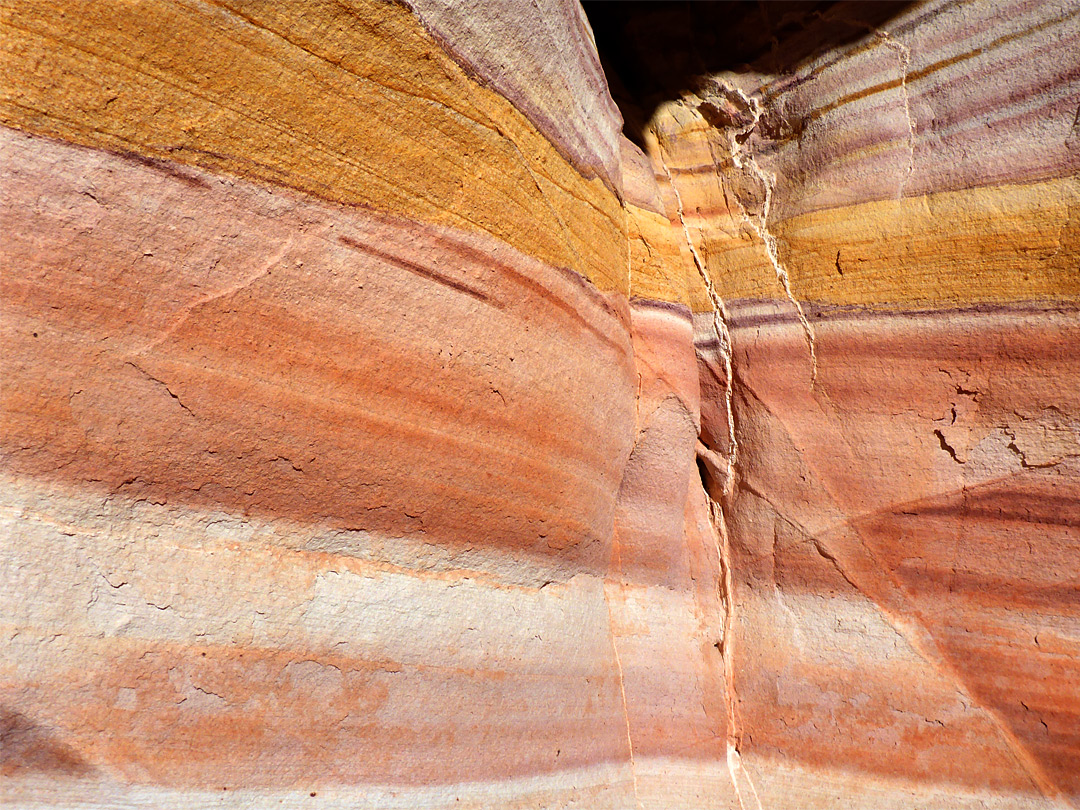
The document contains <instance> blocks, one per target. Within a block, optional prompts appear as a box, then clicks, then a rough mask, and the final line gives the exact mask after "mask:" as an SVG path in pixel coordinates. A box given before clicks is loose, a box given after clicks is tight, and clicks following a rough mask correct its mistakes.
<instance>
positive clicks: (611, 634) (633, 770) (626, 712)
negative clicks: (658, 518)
mask: <svg viewBox="0 0 1080 810" xmlns="http://www.w3.org/2000/svg"><path fill="white" fill-rule="evenodd" d="M614 544H615V567H616V569H617V570H618V571H619V574H620V576H621V574H622V550H621V548H620V546H619V538H618V537H615V538H614ZM604 604H605V605H606V607H607V614H608V638H610V639H611V652H612V653H614V655H615V671H616V673H617V674H618V676H619V693H620V694H621V695H622V709H623V720H624V721H625V722H626V747H627V749H628V751H629V753H630V778H631V780H632V782H633V787H634V802H635V803H636V804H637V806H638V810H645V809H644V805H642V803H641V795H640V793H639V791H638V778H637V763H636V762H635V761H634V740H633V737H632V736H631V734H630V709H629V705H628V703H627V700H626V678H625V676H624V675H623V665H622V658H621V657H620V656H619V645H618V644H616V643H615V625H614V622H613V620H612V615H611V600H610V599H609V598H608V595H607V588H606V587H605V588H604Z"/></svg>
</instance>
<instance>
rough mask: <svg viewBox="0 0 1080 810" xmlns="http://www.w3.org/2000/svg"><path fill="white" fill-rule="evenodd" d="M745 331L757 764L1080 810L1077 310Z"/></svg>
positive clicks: (743, 571) (738, 592)
mask: <svg viewBox="0 0 1080 810" xmlns="http://www.w3.org/2000/svg"><path fill="white" fill-rule="evenodd" d="M729 312H730V313H731V322H730V323H731V327H732V332H733V341H734V346H735V355H734V357H735V384H734V386H733V397H734V400H733V401H734V416H735V423H736V425H737V436H738V440H739V464H738V474H737V477H736V482H735V486H734V491H733V494H732V495H731V497H730V499H728V501H727V504H726V508H725V514H726V516H727V522H728V528H729V531H730V533H731V537H732V538H733V550H734V555H733V571H734V572H735V580H736V588H735V602H736V605H737V607H736V614H737V617H738V619H737V621H736V624H735V627H736V631H737V633H738V638H739V649H740V650H741V651H742V654H741V655H740V658H739V664H738V667H737V669H736V673H735V681H734V683H733V684H732V685H731V688H732V690H733V691H734V692H735V693H736V694H737V696H738V707H739V716H740V718H741V723H742V727H743V728H744V729H745V733H744V735H743V738H742V739H743V748H742V750H743V754H744V756H746V757H759V758H762V759H767V760H775V761H782V762H788V761H793V760H796V761H799V762H802V763H805V764H807V765H812V766H815V767H821V768H825V769H828V770H833V769H841V770H851V769H855V770H858V771H863V772H867V773H878V774H880V775H881V776H882V777H887V778H894V777H903V778H906V779H910V780H912V781H922V780H928V781H935V782H945V783H953V784H956V785H960V786H967V787H970V788H979V787H990V788H992V789H993V790H995V791H999V792H1001V793H1002V794H1006V793H1009V792H1010V791H1022V792H1029V793H1030V795H1031V802H1032V803H1033V806H1039V805H1041V802H1039V801H1038V800H1037V797H1040V796H1046V797H1048V799H1058V800H1060V799H1061V798H1065V799H1069V798H1071V800H1072V801H1074V802H1075V801H1076V800H1077V798H1078V797H1080V782H1078V781H1077V774H1078V773H1080V733H1078V729H1080V723H1078V718H1080V702H1078V694H1080V693H1078V692H1077V689H1076V684H1077V683H1080V646H1078V643H1077V639H1078V638H1080V584H1078V583H1080V510H1078V508H1077V504H1078V503H1080V395H1078V393H1077V392H1080V376H1078V375H1080V367H1078V366H1077V364H1076V357H1077V348H1078V347H1080V317H1078V315H1077V313H1076V311H1075V310H1064V311H1060V310H1046V309H1045V308H1042V307H1039V306H1031V307H1024V306H1016V307H1011V308H1008V307H1007V308H998V309H997V310H989V311H988V310H985V309H984V310H982V311H972V312H967V313H964V312H959V313H956V312H954V313H948V312H912V313H903V314H891V315H887V314H881V313H877V314H875V313H869V312H863V313H860V312H858V311H835V310H833V311H828V310H824V311H819V312H817V313H814V314H815V315H816V316H817V317H814V327H815V332H816V335H817V341H816V349H817V358H818V379H817V384H816V387H815V388H814V390H813V391H811V389H810V388H809V386H808V385H807V384H806V380H807V377H808V370H809V369H808V355H807V352H806V346H805V341H804V339H803V336H802V331H801V328H800V327H799V325H798V323H797V322H796V320H795V318H794V313H793V312H792V311H791V309H790V307H789V306H787V305H782V304H777V303H770V302H758V303H753V302H747V303H746V304H740V302H730V303H729ZM699 333H700V335H701V339H702V340H703V341H704V343H703V344H702V346H703V351H704V353H705V356H708V355H709V354H710V353H712V352H713V351H715V349H713V348H710V347H709V337H710V332H709V327H708V324H707V323H706V322H705V321H704V319H702V324H701V326H700V327H699ZM709 418H715V417H709ZM713 432H714V433H716V432H719V428H714V429H713ZM859 602H862V603H863V605H864V606H865V607H864V608H863V609H862V610H855V609H853V606H854V607H857V606H858V603H859ZM763 638H770V639H771V642H770V643H768V644H764V643H762V639H763ZM763 767H764V766H763Z"/></svg>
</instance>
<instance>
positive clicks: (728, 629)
mask: <svg viewBox="0 0 1080 810" xmlns="http://www.w3.org/2000/svg"><path fill="white" fill-rule="evenodd" d="M729 480H731V478H730V477H729ZM705 497H706V498H708V501H709V517H710V521H709V524H710V529H711V530H712V533H713V540H714V541H715V542H716V557H717V560H719V562H720V593H719V596H720V608H721V613H722V615H721V617H720V620H721V623H722V628H723V630H722V632H723V635H722V637H721V639H720V657H721V659H722V660H723V662H724V687H725V694H724V703H725V706H726V708H727V722H728V734H727V769H728V774H729V775H730V776H731V784H732V785H733V786H734V788H735V798H736V799H738V801H739V807H740V808H742V810H746V804H745V802H743V798H742V790H741V789H740V788H739V774H742V776H743V778H744V779H745V780H746V784H747V785H749V786H750V792H751V793H752V794H753V796H754V802H755V803H756V804H757V810H762V808H761V799H760V798H759V797H758V792H757V788H756V787H754V781H753V780H752V779H751V778H750V774H749V773H747V772H746V770H745V769H744V768H743V766H742V757H741V755H740V754H739V745H740V741H741V737H740V723H739V714H738V708H737V707H736V702H735V700H736V696H735V637H734V629H735V594H734V583H733V581H732V575H731V570H732V569H731V547H730V543H729V542H728V539H729V538H728V531H727V522H726V521H725V519H724V510H723V507H722V506H721V505H720V504H718V503H717V502H716V501H714V500H713V499H712V496H710V495H709V493H708V490H706V492H705Z"/></svg>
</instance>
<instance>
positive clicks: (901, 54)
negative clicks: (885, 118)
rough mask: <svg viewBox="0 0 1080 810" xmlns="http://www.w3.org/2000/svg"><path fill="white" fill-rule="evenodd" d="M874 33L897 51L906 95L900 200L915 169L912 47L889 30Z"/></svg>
mask: <svg viewBox="0 0 1080 810" xmlns="http://www.w3.org/2000/svg"><path fill="white" fill-rule="evenodd" d="M874 35H875V36H876V37H877V38H878V39H879V40H881V44H882V45H884V46H886V47H887V48H891V49H892V50H894V51H896V58H897V61H898V62H899V63H900V92H901V93H902V94H903V97H904V116H905V117H906V118H907V126H908V165H907V171H906V172H905V173H904V176H903V177H902V178H900V188H899V189H898V190H897V194H896V198H897V199H898V200H900V199H903V198H904V191H905V190H906V188H907V183H908V180H910V179H911V175H912V173H913V172H914V171H915V135H916V132H915V122H914V121H912V119H911V97H910V96H909V95H908V86H907V76H908V69H909V68H910V67H911V48H909V47H908V46H907V45H905V44H903V43H902V42H897V41H896V40H895V39H893V38H892V37H891V36H889V33H888V32H887V31H881V30H879V29H875V30H874Z"/></svg>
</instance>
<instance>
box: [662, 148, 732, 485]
mask: <svg viewBox="0 0 1080 810" xmlns="http://www.w3.org/2000/svg"><path fill="white" fill-rule="evenodd" d="M657 143H658V144H659V145H660V154H659V157H660V167H661V168H662V169H663V171H664V175H665V176H666V177H667V181H668V184H669V185H670V186H671V190H672V192H674V194H675V208H676V212H677V213H678V216H679V224H681V225H682V231H683V236H684V237H685V239H686V245H687V247H688V248H690V255H691V256H692V257H693V259H694V266H695V267H696V268H697V271H698V275H699V276H701V281H702V283H703V284H704V285H705V292H706V293H707V294H708V296H709V302H710V303H711V304H712V316H713V330H714V331H715V332H716V337H717V339H718V340H719V341H720V357H721V359H722V360H723V363H724V377H725V394H724V396H725V399H726V407H727V428H728V442H729V443H730V448H731V450H730V452H729V454H728V458H727V471H726V472H727V476H726V478H725V480H724V492H725V493H728V492H730V491H731V482H732V480H733V478H732V473H733V471H734V469H735V463H736V462H737V460H738V457H739V443H738V441H737V440H736V438H735V416H734V414H733V413H732V410H731V383H732V380H733V376H734V375H733V373H732V368H731V332H730V331H729V330H728V325H727V310H726V309H725V308H724V299H722V298H721V297H720V294H719V293H718V292H716V287H715V286H714V285H713V282H712V279H711V278H710V277H709V273H708V271H707V270H706V269H705V262H704V261H703V260H702V258H701V255H700V254H699V253H698V250H697V247H696V246H695V245H694V240H693V239H692V238H691V236H690V228H689V227H688V226H687V224H686V216H685V213H684V208H683V202H682V195H680V194H679V187H678V186H677V185H675V180H674V178H673V177H672V176H671V172H670V170H669V169H668V165H667V161H666V160H664V154H663V148H664V147H663V143H662V141H661V138H660V133H659V132H657ZM710 500H711V499H710Z"/></svg>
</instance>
